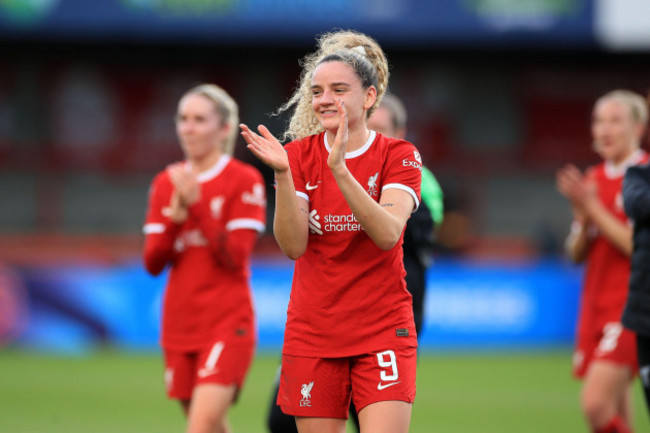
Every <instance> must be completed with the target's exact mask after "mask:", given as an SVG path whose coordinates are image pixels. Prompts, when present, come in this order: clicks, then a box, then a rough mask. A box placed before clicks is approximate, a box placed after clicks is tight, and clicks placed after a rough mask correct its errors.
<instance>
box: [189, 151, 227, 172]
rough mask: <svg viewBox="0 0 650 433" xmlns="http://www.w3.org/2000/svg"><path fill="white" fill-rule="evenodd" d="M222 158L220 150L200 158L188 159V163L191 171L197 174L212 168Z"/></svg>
mask: <svg viewBox="0 0 650 433" xmlns="http://www.w3.org/2000/svg"><path fill="white" fill-rule="evenodd" d="M222 156H223V152H221V150H220V149H215V150H213V151H212V152H210V153H208V154H206V155H204V156H202V157H200V158H194V159H190V160H189V162H190V163H191V164H192V169H193V171H194V172H195V173H197V174H198V173H203V172H204V171H207V170H209V169H211V168H212V167H214V165H215V164H216V163H217V161H219V160H220V159H221V157H222Z"/></svg>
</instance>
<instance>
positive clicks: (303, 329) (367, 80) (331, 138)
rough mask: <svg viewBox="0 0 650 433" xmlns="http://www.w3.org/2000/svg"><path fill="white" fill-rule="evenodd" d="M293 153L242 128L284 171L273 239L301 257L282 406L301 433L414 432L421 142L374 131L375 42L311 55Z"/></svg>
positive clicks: (350, 41) (347, 38)
mask: <svg viewBox="0 0 650 433" xmlns="http://www.w3.org/2000/svg"><path fill="white" fill-rule="evenodd" d="M303 65H304V70H303V73H302V78H301V83H300V86H299V88H298V89H297V90H296V93H295V94H294V95H293V97H292V99H291V100H290V101H289V102H288V103H287V104H286V105H285V106H284V107H283V108H284V109H286V108H288V107H290V106H293V105H295V111H294V113H293V116H292V118H291V122H290V124H289V128H288V130H287V132H286V133H285V136H288V137H290V138H293V139H294V140H295V141H293V142H291V143H289V144H287V145H286V146H285V147H284V148H283V147H282V145H281V144H280V142H279V141H278V140H276V139H275V138H274V137H273V136H272V135H271V133H270V132H269V131H268V129H267V128H265V127H264V126H260V127H259V128H258V130H259V132H260V134H261V135H260V134H257V133H255V132H253V131H252V130H250V129H249V128H248V127H247V126H246V125H241V127H242V134H243V136H244V138H245V140H246V142H247V143H248V147H249V149H251V151H252V152H253V153H254V154H255V155H256V156H257V157H258V158H260V159H261V160H262V161H263V162H264V163H266V164H267V165H268V166H269V167H271V168H273V170H274V171H275V176H276V184H277V193H276V197H277V198H276V209H275V221H274V232H275V237H276V239H277V241H278V244H279V245H280V247H281V249H282V251H283V252H284V253H285V254H286V255H287V256H288V257H290V258H291V259H294V260H296V263H295V270H294V278H293V287H292V290H291V297H290V301H289V309H288V313H287V326H286V330H285V339H284V348H283V357H282V373H281V378H280V393H279V397H278V403H279V404H280V405H281V407H282V410H283V411H284V412H285V413H287V414H290V415H293V416H295V417H296V424H297V427H298V430H299V431H300V432H301V433H310V432H337V433H339V432H344V431H345V420H346V418H347V413H348V408H349V406H350V398H352V399H353V400H354V403H355V405H356V407H357V410H358V411H359V421H360V425H361V431H372V432H406V431H408V427H409V422H410V416H411V404H412V402H413V399H414V398H415V368H416V347H417V340H416V334H415V326H414V322H413V310H412V306H411V296H410V294H409V293H408V291H407V290H406V284H405V282H404V267H403V264H402V249H401V242H402V233H403V231H404V225H405V224H406V220H407V219H408V217H409V215H410V213H411V212H413V211H414V210H415V209H416V208H417V206H418V203H419V190H420V169H421V159H420V155H419V154H418V152H417V150H416V149H415V147H414V146H413V145H412V144H411V143H408V142H406V141H404V140H397V139H391V138H388V137H384V136H382V135H381V134H376V133H375V132H373V131H370V130H369V129H368V128H367V119H368V117H369V115H370V114H371V113H372V111H373V110H374V109H375V108H376V106H377V104H378V103H379V101H380V99H381V97H382V96H383V94H384V92H385V90H386V87H387V84H388V65H387V61H386V58H385V56H384V53H383V51H382V50H381V48H380V47H379V45H378V44H377V43H376V42H375V41H374V40H372V39H371V38H369V37H367V36H365V35H362V34H359V33H355V32H351V31H340V32H336V33H331V34H327V35H324V36H322V37H321V38H320V40H319V49H318V51H317V52H315V53H313V54H311V55H309V56H307V57H306V58H305V60H304V63H303Z"/></svg>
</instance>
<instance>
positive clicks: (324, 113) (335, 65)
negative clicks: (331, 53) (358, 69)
mask: <svg viewBox="0 0 650 433" xmlns="http://www.w3.org/2000/svg"><path fill="white" fill-rule="evenodd" d="M372 89H373V91H370V89H364V88H363V86H362V84H361V80H360V79H359V77H357V75H356V74H355V72H354V70H353V69H352V68H351V67H350V66H349V65H347V64H345V63H343V62H339V61H330V62H325V63H321V64H320V65H318V67H317V68H316V69H315V70H314V74H313V76H312V80H311V90H312V108H313V110H314V113H315V114H316V118H317V119H318V121H319V122H320V124H321V126H322V127H323V129H325V130H326V131H336V130H337V129H338V127H339V113H338V110H337V108H336V104H335V103H334V101H335V100H337V99H340V100H341V101H342V102H343V103H344V105H345V109H346V111H347V114H348V127H349V128H350V129H352V128H353V127H354V126H355V125H357V124H358V123H359V122H360V121H363V122H365V116H366V111H367V110H368V109H369V108H370V107H371V106H372V104H373V103H374V97H373V95H374V87H373V88H372Z"/></svg>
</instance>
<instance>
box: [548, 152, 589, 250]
mask: <svg viewBox="0 0 650 433" xmlns="http://www.w3.org/2000/svg"><path fill="white" fill-rule="evenodd" d="M556 185H557V189H558V191H559V192H560V193H561V194H562V195H563V196H564V197H566V198H567V200H569V203H570V204H571V209H572V210H573V219H574V223H573V225H572V226H571V231H570V232H569V235H568V236H567V238H566V241H565V242H564V249H565V252H566V255H567V256H568V257H569V259H571V261H573V262H574V263H582V262H583V261H584V260H585V258H586V257H587V251H588V250H589V233H588V227H589V224H588V218H587V214H586V210H585V209H584V197H585V196H586V195H587V194H588V191H587V186H586V184H585V181H584V176H583V174H582V172H581V171H580V170H579V169H578V168H577V167H576V166H574V165H572V164H568V165H566V166H564V167H563V168H562V169H560V170H559V171H558V173H557V176H556Z"/></svg>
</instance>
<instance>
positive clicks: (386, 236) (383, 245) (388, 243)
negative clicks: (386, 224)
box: [373, 230, 402, 251]
mask: <svg viewBox="0 0 650 433" xmlns="http://www.w3.org/2000/svg"><path fill="white" fill-rule="evenodd" d="M401 236H402V231H401V230H400V231H397V230H386V231H383V232H382V233H380V234H379V236H376V237H375V239H373V240H374V242H375V245H377V247H379V249H381V250H383V251H388V250H392V249H393V248H395V245H397V243H398V242H399V240H400V237H401Z"/></svg>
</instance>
